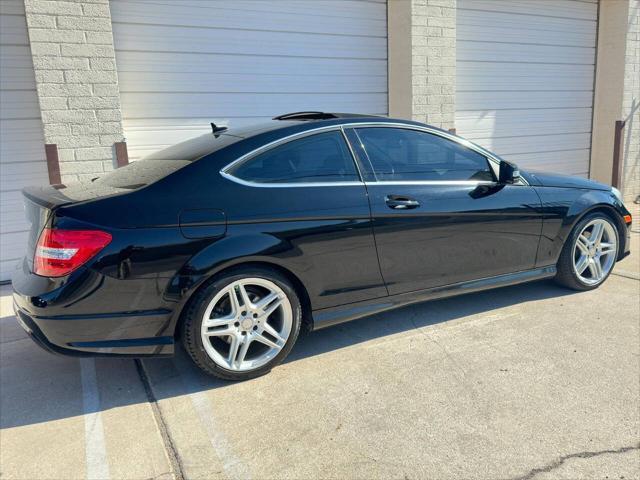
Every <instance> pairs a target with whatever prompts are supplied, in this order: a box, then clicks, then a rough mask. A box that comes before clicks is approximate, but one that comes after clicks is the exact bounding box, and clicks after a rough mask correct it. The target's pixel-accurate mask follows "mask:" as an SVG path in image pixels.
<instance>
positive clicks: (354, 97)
mask: <svg viewBox="0 0 640 480" xmlns="http://www.w3.org/2000/svg"><path fill="white" fill-rule="evenodd" d="M296 97H302V98H301V99H299V98H296ZM386 98H387V96H386V94H384V93H380V94H375V93H356V92H353V93H345V94H335V93H333V94H330V95H319V94H314V98H313V101H311V99H309V97H308V94H298V95H296V94H252V95H250V96H249V95H247V94H244V93H191V94H190V93H162V94H154V93H127V94H122V96H121V99H122V113H123V116H125V117H128V118H136V115H139V114H144V115H145V116H151V117H171V118H176V117H178V116H179V114H180V113H181V112H183V111H185V110H188V112H189V113H190V115H196V116H200V117H202V118H207V116H211V115H212V112H214V111H215V115H217V116H226V115H247V116H248V115H256V116H269V115H273V114H274V112H275V113H278V112H281V111H283V110H284V111H288V110H290V109H291V108H294V107H295V106H297V105H300V104H301V103H304V104H307V106H308V107H313V108H314V109H326V110H328V111H331V110H336V109H347V110H349V111H352V110H353V111H362V110H363V109H364V108H366V110H368V111H372V110H373V111H378V112H379V111H383V110H386Z"/></svg>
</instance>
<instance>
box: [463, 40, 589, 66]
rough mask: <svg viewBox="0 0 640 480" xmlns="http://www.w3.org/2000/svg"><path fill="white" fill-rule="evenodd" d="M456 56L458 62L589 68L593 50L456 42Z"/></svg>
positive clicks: (586, 48) (553, 46) (585, 48)
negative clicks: (497, 62) (566, 65)
mask: <svg viewBox="0 0 640 480" xmlns="http://www.w3.org/2000/svg"><path fill="white" fill-rule="evenodd" d="M456 46H457V48H458V49H459V50H458V51H457V52H456V54H457V58H458V59H459V60H461V61H464V60H470V61H476V62H481V61H487V62H495V61H496V59H500V60H499V61H500V62H507V63H509V62H524V63H545V64H554V63H562V64H578V65H593V64H594V58H595V57H594V55H595V47H593V48H591V47H566V46H557V45H530V44H513V43H499V42H497V41H496V42H487V43H482V42H475V41H468V40H458V41H457V42H456Z"/></svg>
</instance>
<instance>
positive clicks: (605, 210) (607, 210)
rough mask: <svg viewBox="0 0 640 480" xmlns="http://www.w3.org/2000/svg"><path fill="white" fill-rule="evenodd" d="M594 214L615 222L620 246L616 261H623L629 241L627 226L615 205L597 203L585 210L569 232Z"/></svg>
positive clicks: (578, 216)
mask: <svg viewBox="0 0 640 480" xmlns="http://www.w3.org/2000/svg"><path fill="white" fill-rule="evenodd" d="M592 213H602V214H604V215H606V216H607V217H609V218H610V219H611V220H612V221H613V224H614V226H615V227H616V231H617V232H618V244H619V245H618V255H617V258H616V261H617V260H621V259H622V258H623V257H624V251H625V248H626V241H627V236H626V225H625V223H624V220H623V218H622V216H621V215H620V213H619V212H618V211H617V210H616V209H615V207H614V206H613V205H611V204H608V203H597V204H595V205H592V206H590V207H589V208H587V209H585V210H583V211H582V212H580V213H579V214H578V215H577V216H576V218H575V219H574V221H573V222H572V224H571V228H570V230H569V232H572V231H573V229H574V228H575V226H576V225H577V224H578V223H580V222H581V221H582V219H583V218H585V217H586V216H587V215H590V214H592ZM565 241H566V238H565Z"/></svg>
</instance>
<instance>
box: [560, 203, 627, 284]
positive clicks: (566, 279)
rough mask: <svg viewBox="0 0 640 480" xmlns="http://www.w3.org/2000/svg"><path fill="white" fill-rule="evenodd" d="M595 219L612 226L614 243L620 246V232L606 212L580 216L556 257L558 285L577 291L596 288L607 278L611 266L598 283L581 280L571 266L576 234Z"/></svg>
mask: <svg viewBox="0 0 640 480" xmlns="http://www.w3.org/2000/svg"><path fill="white" fill-rule="evenodd" d="M595 219H600V220H605V221H606V222H608V223H609V224H610V225H611V226H612V227H613V230H614V232H615V236H616V245H617V248H620V234H619V232H618V229H617V227H616V224H615V222H614V221H613V220H612V219H611V217H609V216H608V215H607V214H605V213H602V212H594V213H590V214H588V215H585V217H584V218H582V219H581V220H580V221H579V222H578V223H577V224H576V225H575V226H574V227H573V230H571V233H570V234H569V237H568V238H567V241H566V242H565V244H564V246H563V247H562V253H561V254H560V258H559V259H558V264H557V270H558V271H557V273H556V276H555V281H556V283H558V284H559V285H562V286H563V287H567V288H570V289H572V290H578V291H586V290H593V289H595V288H598V287H599V286H600V285H602V284H603V283H604V282H605V281H606V280H607V278H609V275H611V272H612V271H613V267H612V268H611V270H609V272H607V274H606V275H605V276H604V278H602V279H601V280H600V281H599V282H598V283H596V284H589V283H585V282H583V281H582V280H581V279H580V277H579V276H578V274H577V273H576V271H575V269H574V266H573V248H574V245H575V243H576V241H577V239H578V236H579V235H580V233H581V232H582V230H583V229H584V227H585V226H586V225H587V224H588V223H589V222H591V221H593V220H595ZM616 255H617V253H616Z"/></svg>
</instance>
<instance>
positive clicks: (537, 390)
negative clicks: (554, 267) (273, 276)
mask: <svg viewBox="0 0 640 480" xmlns="http://www.w3.org/2000/svg"><path fill="white" fill-rule="evenodd" d="M639 258H640V257H638V256H636V257H635V258H634V259H633V261H632V262H631V260H632V259H629V261H628V262H629V263H626V264H624V267H625V268H624V269H623V270H624V273H629V272H631V274H635V273H634V272H636V267H638V270H640V261H639ZM621 267H622V265H621ZM639 330H640V281H639V280H637V279H636V278H633V275H627V274H625V275H624V276H622V275H612V276H611V278H610V279H609V280H608V281H607V282H606V284H605V285H604V286H603V287H601V288H600V289H598V290H596V291H593V292H586V293H575V292H571V291H568V290H564V289H561V288H559V287H557V286H555V285H554V284H553V283H552V282H548V281H545V282H538V283H534V284H529V285H522V286H517V287H509V288H504V289H500V290H494V291H491V292H484V293H478V294H471V295H467V296H464V297H458V298H452V299H447V300H441V301H436V302H431V303H427V304H423V305H418V306H412V307H408V308H405V309H402V310H398V311H396V312H392V313H386V314H383V315H378V316H375V317H371V318H369V319H363V320H359V321H355V322H352V323H349V324H344V325H341V326H337V327H334V328H331V329H327V330H324V331H320V332H315V333H312V334H309V335H307V336H305V337H303V338H301V340H300V342H299V344H298V345H297V346H296V347H295V349H294V351H293V352H292V355H291V356H290V358H289V360H288V361H287V362H286V363H285V364H284V365H282V366H280V367H278V368H276V369H275V370H274V371H273V372H272V373H271V374H269V375H267V376H265V377H262V378H259V379H256V380H253V381H249V382H244V383H235V384H233V383H224V382H220V381H217V380H214V379H211V378H207V377H205V376H203V375H201V374H200V373H199V372H198V371H197V370H196V368H194V367H193V366H192V365H191V364H190V362H189V361H188V359H187V358H186V356H185V354H184V352H182V351H180V352H179V354H178V355H177V356H176V358H175V359H170V360H144V361H142V362H137V361H134V360H110V359H97V360H94V359H84V360H77V359H72V358H65V357H58V356H53V355H50V354H48V353H46V352H44V351H42V350H40V349H39V348H38V347H36V346H35V345H34V344H33V343H32V342H31V340H29V339H27V338H26V336H25V334H24V333H23V332H22V331H21V330H20V328H19V327H18V325H17V323H16V322H15V319H14V317H13V313H12V312H11V305H10V297H9V288H8V287H3V290H2V318H1V320H0V334H1V342H2V343H1V346H0V394H1V404H0V407H1V408H0V423H1V425H0V426H1V428H2V430H1V432H0V478H1V479H3V480H4V479H61V478H65V479H80V478H90V479H147V478H161V479H172V478H176V479H182V478H184V479H198V478H254V479H266V478H291V479H299V478H350V479H355V478H358V479H360V478H361V479H365V478H366V479H369V478H402V479H414V478H438V479H444V478H486V479H496V478H510V479H511V478H513V479H516V478H519V479H533V478H535V479H543V478H554V479H556V478H571V479H574V478H603V479H604V478H609V479H632V478H639V477H640V331H639Z"/></svg>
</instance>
